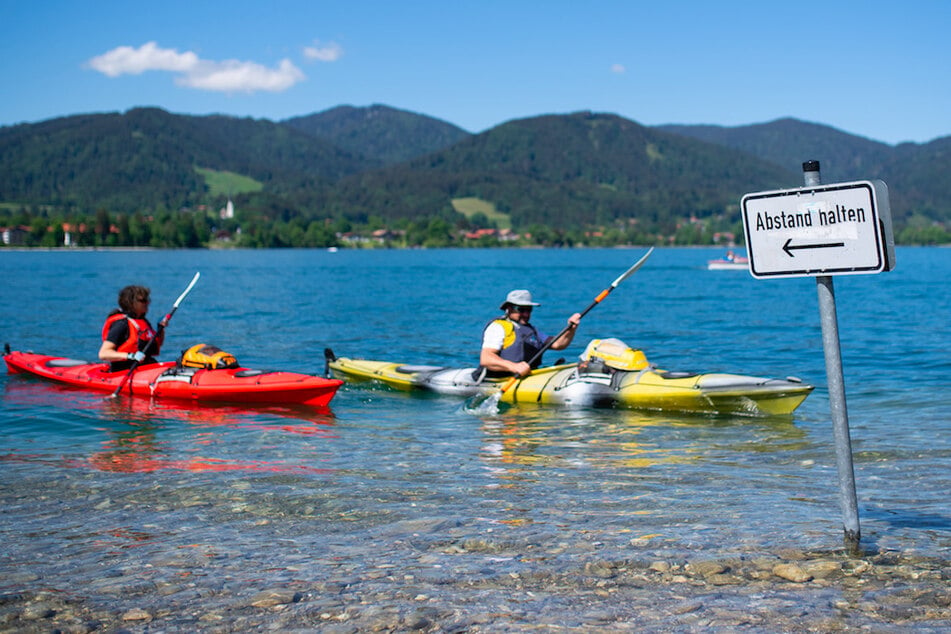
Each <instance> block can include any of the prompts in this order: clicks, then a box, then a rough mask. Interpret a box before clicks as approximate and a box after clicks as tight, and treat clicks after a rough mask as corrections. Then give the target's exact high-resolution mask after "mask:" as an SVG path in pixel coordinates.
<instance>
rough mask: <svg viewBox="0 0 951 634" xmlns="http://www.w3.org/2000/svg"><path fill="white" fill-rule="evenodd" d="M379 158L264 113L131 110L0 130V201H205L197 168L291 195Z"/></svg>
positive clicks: (142, 204)
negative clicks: (241, 116)
mask: <svg viewBox="0 0 951 634" xmlns="http://www.w3.org/2000/svg"><path fill="white" fill-rule="evenodd" d="M378 164H379V163H378V162H370V161H367V160H366V159H358V158H356V157H354V156H353V155H351V154H350V153H348V152H345V151H344V150H341V149H340V148H339V147H337V146H336V145H334V144H332V143H330V142H329V141H326V140H323V139H316V138H314V137H312V136H310V135H308V134H306V133H303V132H300V131H298V130H295V129H293V128H290V127H287V126H282V125H278V124H276V123H273V122H271V121H265V120H253V119H237V118H233V117H224V116H208V117H190V116H181V115H174V114H169V113H168V112H165V111H164V110H159V109H157V108H137V109H134V110H130V111H129V112H127V113H124V114H117V113H110V114H89V115H79V116H73V117H65V118H60V119H52V120H49V121H45V122H41V123H37V124H22V125H17V126H12V127H4V128H0V202H8V203H24V204H42V205H56V206H60V205H72V206H79V207H90V208H96V207H105V208H107V209H110V210H112V211H120V212H128V211H134V210H143V209H145V210H147V209H156V208H165V209H178V208H180V207H183V206H190V205H195V204H199V203H202V202H207V190H206V187H205V182H204V179H203V177H202V176H201V174H200V173H199V172H198V171H196V168H209V169H213V170H226V171H230V172H234V173H236V174H241V175H243V176H246V177H248V178H250V179H253V180H255V181H258V182H260V183H261V184H262V185H263V186H264V188H265V189H266V190H267V191H270V192H272V193H275V194H278V195H281V194H284V195H290V194H294V193H295V192H297V191H299V190H301V189H308V188H314V187H319V186H320V185H321V184H322V183H332V182H335V181H336V180H338V179H339V178H341V177H342V176H345V175H347V174H351V173H355V172H358V171H360V170H364V169H368V168H371V167H375V166H377V165H378Z"/></svg>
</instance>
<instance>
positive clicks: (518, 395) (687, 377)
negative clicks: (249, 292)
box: [325, 340, 814, 416]
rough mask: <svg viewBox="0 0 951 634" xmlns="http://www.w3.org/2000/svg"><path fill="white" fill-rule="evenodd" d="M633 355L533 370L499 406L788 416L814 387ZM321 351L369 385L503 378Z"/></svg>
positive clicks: (452, 384)
mask: <svg viewBox="0 0 951 634" xmlns="http://www.w3.org/2000/svg"><path fill="white" fill-rule="evenodd" d="M613 341H616V340H613ZM592 343H594V342H592ZM589 347H590V346H589ZM637 353H638V354H640V359H642V360H643V362H641V363H637V364H635V367H633V368H631V364H629V363H613V364H612V363H610V362H609V363H604V362H602V361H603V360H602V359H596V358H595V359H592V358H591V357H588V358H587V359H584V360H582V362H580V363H567V364H563V365H556V366H551V367H546V368H539V369H537V370H535V371H533V372H532V373H531V374H530V375H528V376H526V377H524V378H521V379H519V380H518V381H516V382H515V384H514V385H513V386H512V387H511V388H509V389H508V390H507V391H506V392H505V393H504V394H503V395H502V402H507V403H530V404H542V405H563V406H573V407H623V408H632V409H646V410H660V411H679V412H692V413H702V414H739V415H746V416H772V415H785V414H791V413H792V412H793V411H794V410H795V409H796V408H797V407H799V405H800V404H801V403H802V402H803V401H804V400H805V399H806V397H807V396H809V394H810V392H812V390H813V389H814V387H813V386H812V385H808V384H806V383H803V382H802V381H800V380H799V379H796V378H794V377H789V378H786V379H770V378H763V377H755V376H745V375H740V374H721V373H709V374H696V373H692V372H670V371H667V370H662V369H659V368H656V367H654V366H653V365H650V364H647V363H646V359H643V354H642V353H640V352H639V351H637ZM325 354H326V356H327V367H328V371H330V372H332V373H333V374H334V375H335V376H336V377H338V378H341V379H345V380H349V381H374V382H378V383H381V384H384V385H387V386H389V387H391V388H394V389H397V390H406V391H410V390H426V391H431V392H435V393H438V394H445V395H453V396H461V397H470V396H475V395H477V394H487V393H492V392H494V391H496V390H499V389H500V388H501V386H502V384H503V383H505V382H506V381H507V379H505V378H501V379H487V378H482V377H481V376H480V374H481V373H480V372H479V370H478V369H477V368H447V367H441V366H432V365H413V364H407V363H394V362H388V361H369V360H365V359H353V358H346V357H337V356H335V355H334V354H333V352H332V351H331V350H329V349H328V350H326V351H325ZM592 361H594V362H592ZM612 365H621V366H627V367H621V368H618V367H612ZM628 368H631V369H628Z"/></svg>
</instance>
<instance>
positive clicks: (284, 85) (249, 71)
mask: <svg viewBox="0 0 951 634" xmlns="http://www.w3.org/2000/svg"><path fill="white" fill-rule="evenodd" d="M303 80H304V73H302V72H301V70H300V69H299V68H297V67H296V66H294V64H293V63H292V62H291V61H290V60H289V59H283V60H281V63H280V64H279V65H278V67H277V68H267V67H265V66H261V65H260V64H255V63H253V62H240V61H238V60H235V59H231V60H226V61H224V62H204V61H203V62H200V63H199V64H198V65H197V66H196V67H195V68H193V69H191V70H190V71H189V72H187V73H185V74H184V75H182V76H181V77H178V78H177V79H176V80H175V83H177V84H178V85H180V86H187V87H189V88H199V89H202V90H217V91H220V92H257V91H259V90H266V91H268V92H282V91H284V90H287V89H288V88H290V87H291V86H293V85H294V84H296V83H298V82H300V81H303Z"/></svg>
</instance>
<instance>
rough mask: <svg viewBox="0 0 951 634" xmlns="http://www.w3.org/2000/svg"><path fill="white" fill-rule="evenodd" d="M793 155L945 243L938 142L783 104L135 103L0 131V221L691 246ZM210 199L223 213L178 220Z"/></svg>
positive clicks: (902, 226) (299, 235) (771, 182)
mask: <svg viewBox="0 0 951 634" xmlns="http://www.w3.org/2000/svg"><path fill="white" fill-rule="evenodd" d="M809 159H819V160H820V161H822V165H823V180H824V181H825V182H835V181H841V180H858V179H867V178H880V179H882V180H884V181H885V182H886V183H887V184H888V186H889V191H890V199H891V208H892V215H893V217H894V218H895V225H896V226H895V228H896V234H897V235H898V236H899V237H900V239H902V240H906V241H912V242H935V241H942V240H946V239H947V236H948V228H947V227H948V224H949V221H951V179H948V178H946V174H947V173H949V170H951V137H945V138H942V139H936V140H935V141H932V142H931V143H928V144H924V145H918V144H911V143H908V144H902V145H899V146H895V147H892V146H889V145H886V144H883V143H878V142H876V141H872V140H869V139H864V138H861V137H856V136H853V135H849V134H847V133H844V132H841V131H839V130H836V129H834V128H830V127H828V126H822V125H819V124H813V123H807V122H802V121H797V120H794V119H780V120H777V121H774V122H771V123H765V124H758V125H755V126H741V127H737V128H722V127H717V126H674V125H671V126H662V127H657V128H649V127H645V126H642V125H640V124H638V123H636V122H634V121H631V120H629V119H625V118H623V117H619V116H616V115H613V114H602V113H592V112H577V113H572V114H565V115H545V116H539V117H531V118H526V119H520V120H515V121H509V122H507V123H504V124H502V125H499V126H497V127H495V128H492V129H490V130H487V131H485V132H482V133H480V134H477V135H471V134H468V133H466V132H465V131H463V130H461V129H460V128H457V127H455V126H452V125H451V124H448V123H446V122H442V121H439V120H437V119H433V118H431V117H426V116H424V115H417V114H414V113H410V112H406V111H400V110H396V109H393V108H389V107H386V106H370V107H368V108H353V107H350V106H341V107H339V108H333V109H331V110H328V111H325V112H321V113H316V114H314V115H308V116H305V117H298V118H295V119H289V120H287V121H285V122H282V123H274V122H271V121H267V120H255V119H248V118H244V119H242V118H235V117H225V116H206V117H194V116H184V115H176V114H171V113H168V112H166V111H164V110H160V109H157V108H136V109H133V110H130V111H128V112H125V113H106V114H89V115H76V116H72V117H63V118H59V119H53V120H49V121H43V122H40V123H36V124H21V125H16V126H7V127H0V224H2V225H21V226H22V225H28V226H29V227H30V232H29V237H28V238H26V239H27V240H28V241H32V242H31V243H35V242H37V241H45V242H50V243H51V244H54V245H55V244H56V235H55V231H54V229H55V225H57V224H62V223H65V222H81V221H88V222H89V223H90V224H92V223H93V220H94V219H95V225H96V226H97V227H98V233H95V234H93V233H90V235H89V236H88V237H83V240H87V241H90V243H95V244H100V243H101V244H106V243H118V244H127V243H134V244H153V245H156V244H159V245H175V244H187V245H194V244H198V243H201V242H202V240H203V238H202V236H204V235H206V234H208V233H209V232H210V231H211V230H212V229H214V230H215V231H218V232H219V233H221V232H224V233H223V234H221V235H223V236H224V239H226V240H227V239H229V238H228V236H229V234H230V232H231V231H237V229H238V228H240V229H241V232H240V235H241V236H242V240H243V241H244V243H245V244H247V245H250V246H295V245H296V246H300V245H327V244H331V243H333V241H334V240H335V236H336V235H337V234H344V233H348V232H352V231H353V230H358V231H360V230H362V231H365V232H369V231H370V230H372V229H378V228H381V227H391V228H401V229H400V230H401V231H404V233H405V235H406V236H409V237H407V238H405V240H404V242H408V243H412V240H413V239H418V240H420V242H419V243H423V242H425V243H426V244H446V243H452V241H453V240H454V238H453V235H454V232H459V231H464V230H468V229H471V228H474V227H475V228H478V227H480V226H482V225H493V224H494V225H495V226H498V227H499V228H509V227H510V228H511V229H512V230H513V231H515V232H523V233H531V234H532V235H534V236H539V235H545V236H548V237H549V238H550V241H552V242H554V243H571V242H574V241H577V240H581V239H585V238H584V237H583V236H585V235H610V236H611V237H610V240H614V241H616V242H617V241H622V242H623V241H656V240H671V241H675V242H678V243H696V242H703V241H705V240H709V239H710V236H711V235H712V232H716V231H725V232H732V233H736V234H740V233H741V228H740V224H739V210H738V203H739V200H740V198H741V197H742V196H743V194H745V193H748V192H752V191H761V190H766V189H784V188H790V187H797V186H799V185H800V184H801V183H802V173H801V163H802V161H803V160H809ZM226 197H231V198H233V199H234V202H235V208H236V210H237V212H236V218H235V219H234V220H233V221H229V222H218V221H215V220H214V219H213V218H210V217H209V218H208V219H207V220H202V219H200V218H191V217H183V216H180V215H179V214H182V213H185V212H188V211H189V210H193V209H198V208H201V207H205V208H210V209H215V208H220V205H221V204H222V203H223V201H224V198H226ZM155 214H162V216H161V217H162V223H163V224H162V228H161V231H156V229H157V225H156V223H158V220H157V219H155V220H149V218H151V217H153V216H155ZM129 215H134V218H132V219H131V220H130V219H126V218H125V217H126V216H129ZM107 221H109V222H107ZM133 221H134V222H133ZM212 222H214V224H213V225H212ZM150 223H152V224H151V225H150ZM110 227H112V228H110ZM115 227H118V233H116V231H113V228H115ZM90 231H92V230H90ZM51 232H52V233H51ZM159 234H161V237H158V235H159ZM20 235H22V231H21V233H20ZM126 241H132V242H126Z"/></svg>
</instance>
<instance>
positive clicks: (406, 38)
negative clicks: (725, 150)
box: [0, 0, 951, 144]
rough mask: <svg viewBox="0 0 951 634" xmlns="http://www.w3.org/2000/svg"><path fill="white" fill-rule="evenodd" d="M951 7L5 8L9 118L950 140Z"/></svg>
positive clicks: (234, 1)
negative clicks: (433, 124)
mask: <svg viewBox="0 0 951 634" xmlns="http://www.w3.org/2000/svg"><path fill="white" fill-rule="evenodd" d="M949 27H951V1H948V0H906V1H905V2H893V1H892V2H882V1H879V0H869V1H864V2H861V1H857V0H856V1H851V2H845V1H841V2H840V1H836V0H825V1H821V2H820V1H816V2H795V3H794V2H770V1H764V0H758V1H753V0H750V1H745V0H718V1H709V2H708V1H678V0H667V1H665V2H658V1H657V0H652V1H650V2H642V1H640V0H632V1H628V2H623V1H613V0H612V1H598V0H586V1H582V0H576V1H573V2H567V1H562V0H547V1H545V2H527V1H526V2H519V1H518V0H508V1H498V0H479V1H473V2H470V1H468V0H457V1H446V0H441V1H439V2H434V1H429V0H426V1H419V2H412V1H410V0H404V1H402V2H398V1H395V0H394V1H391V2H384V1H369V0H340V1H336V0H273V2H262V1H250V0H231V1H230V2H202V1H201V0H192V1H190V2H184V1H180V0H159V1H157V2H156V1H154V0H153V1H151V2H136V1H135V0H125V1H123V2H115V1H112V0H102V1H98V0H97V1H94V2H79V1H72V2H65V1H55V0H51V1H44V0H37V1H36V2H26V1H25V0H0V60H2V61H0V86H3V89H2V92H0V125H12V124H16V123H22V122H37V121H42V120H45V119H50V118H54V117H59V116H67V115H73V114H81V113H89V112H121V111H125V110H128V109H129V108H132V107H136V106H158V107H160V108H164V109H166V110H168V111H170V112H174V113H179V114H195V115H203V114H213V113H218V114H227V115H234V116H240V117H253V118H266V119H271V120H274V121H279V120H282V119H286V118H289V117H294V116H299V115H306V114H311V113H314V112H319V111H322V110H326V109H328V108H332V107H334V106H337V105H342V104H349V105H355V106H367V105H371V104H375V103H380V104H386V105H389V106H392V107H395V108H400V109H405V110H410V111H413V112H418V113H421V114H426V115H429V116H432V117H436V118H439V119H443V120H445V121H448V122H450V123H453V124H455V125H458V126H460V127H462V128H464V129H465V130H467V131H469V132H481V131H483V130H486V129H488V128H491V127H493V126H496V125H498V124H500V123H503V122H505V121H509V120H512V119H518V118H522V117H530V116H536V115H541V114H549V113H568V112H575V111H578V110H592V111H595V112H610V113H615V114H619V115H621V116H623V117H627V118H629V119H632V120H634V121H637V122H638V123H641V124H644V125H659V124H664V123H685V124H699V123H708V124H717V125H724V126H736V125H746V124H751V123H762V122H766V121H772V120H774V119H777V118H780V117H786V116H791V117H795V118H798V119H802V120H805V121H813V122H816V123H822V124H826V125H830V126H833V127H835V128H838V129H840V130H844V131H846V132H849V133H852V134H857V135H861V136H865V137H868V138H871V139H874V140H877V141H883V142H886V143H891V144H894V143H899V142H903V141H914V142H918V143H923V142H927V141H930V140H933V139H935V138H938V137H943V136H948V135H951V70H949V69H951V36H949V35H948V32H947V31H948V28H949Z"/></svg>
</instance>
